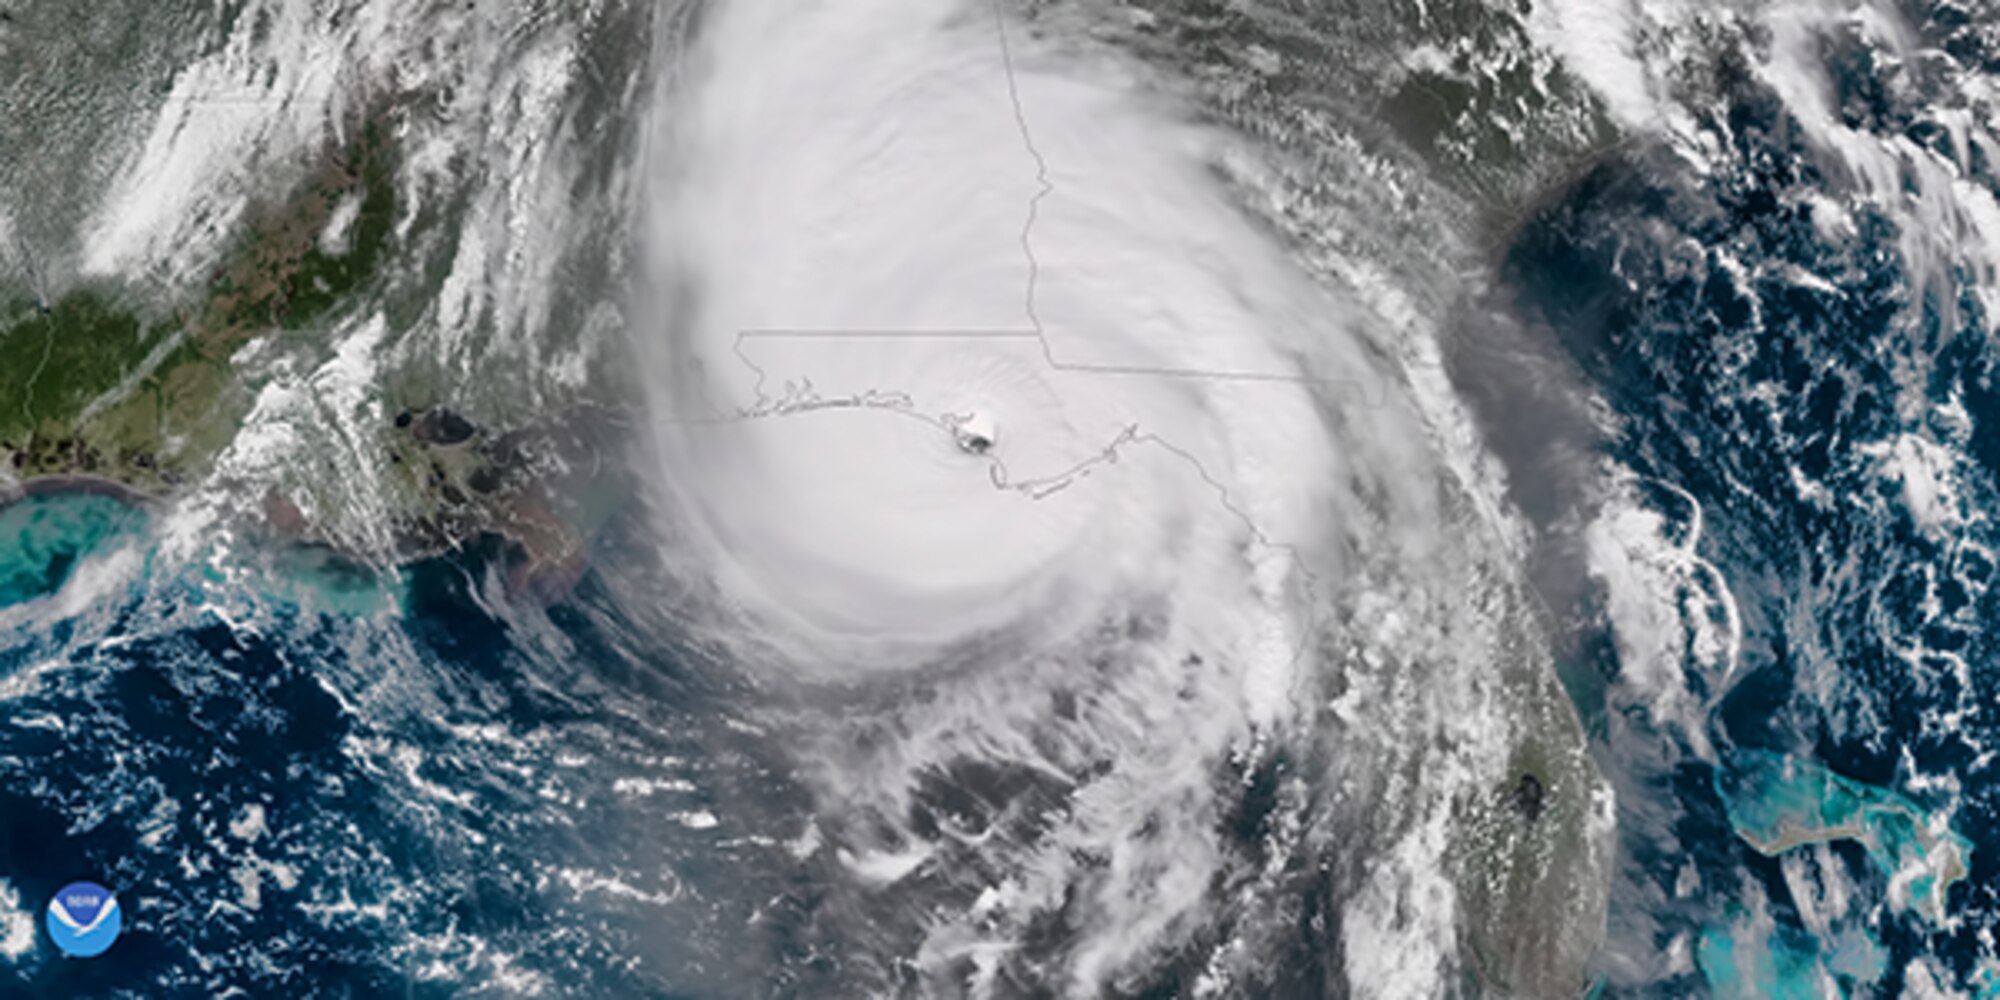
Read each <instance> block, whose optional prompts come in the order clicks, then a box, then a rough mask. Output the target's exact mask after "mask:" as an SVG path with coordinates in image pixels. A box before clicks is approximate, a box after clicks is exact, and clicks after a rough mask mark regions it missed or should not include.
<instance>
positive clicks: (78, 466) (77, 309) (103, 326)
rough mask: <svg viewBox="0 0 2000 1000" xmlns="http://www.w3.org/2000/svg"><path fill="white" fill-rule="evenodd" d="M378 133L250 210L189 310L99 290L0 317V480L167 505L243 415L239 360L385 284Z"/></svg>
mask: <svg viewBox="0 0 2000 1000" xmlns="http://www.w3.org/2000/svg"><path fill="white" fill-rule="evenodd" d="M386 135H387V132H386V128H385V124H384V123H383V122H382V121H380V120H379V118H378V119H371V120H369V121H367V122H365V123H364V124H363V125H362V127H360V128H359V129H357V130H356V131H355V134H354V138H353V140H352V141H351V142H349V143H347V144H346V145H345V146H342V147H338V148H334V149H330V150H328V151H327V152H326V154H324V155H323V156H322V158H321V161H320V163H319V165H318V166H317V168H316V169H315V170H314V172H313V173H312V175H311V176H309V177H308V178H307V180H306V181H305V182H304V183H302V184H301V185H299V186H298V187H297V188H296V189H295V190H294V191H293V192H292V193H291V194H289V195H287V196H285V197H283V198H280V199H276V200H274V201H271V202H262V203H258V204H253V205H252V206H251V207H250V209H249V211H248V213H247V219H246V222H245V225H244V233H243V236H242V237H241V238H240V240H239V243H238V245H237V246H236V247H235V248H234V249H233V250H232V251H231V252H230V253H229V255H228V257H227V258H226V259H225V260H224V261H223V262H222V264H221V266H219V267H218V268H217V269H216V270H215V271H214V272H213V273H212V274H211V276H210V280H209V282H208V284H207V287H206V288H205V289H204V291H203V292H202V293H201V294H200V295H199V296H198V299H197V301H194V302H192V303H185V304H183V305H181V306H179V307H177V308H174V309H171V310H166V311H162V310H160V309H159V308H158V307H150V306H141V305H138V304H136V299H137V296H135V295H134V294H133V293H132V291H131V290H130V289H128V288H126V287H123V286H120V285H119V284H117V283H114V282H104V283H99V284H94V285H86V286H82V287H77V288H73V289H70V290H68V291H66V292H65V293H63V294H62V295H61V296H60V297H58V298H56V299H55V300H54V301H52V302H46V303H42V302H36V301H33V300H26V299H17V300H15V301H13V302H8V303H4V304H0V473H5V474H6V476H8V477H11V478H12V479H15V480H19V481H29V480H34V479H39V478H44V477H50V476H64V475H79V474H82V475H91V476H97V477H101V478H104V479H108V480H111V481H114V482H118V483H121V484H124V485H126V486H130V487H132V488H134V489H137V490H141V491H144V492H149V493H163V492H170V491H172V490H173V488H174V487H176V486H178V485H180V484H181V483H183V482H185V481H187V480H189V479H191V478H193V477H194V476H196V475H198V474H199V473H200V472H201V471H202V470H204V469H205V468H206V467H207V466H208V464H209V462H211V461H212V460H213V459H214V457H215V456H216V455H217V454H218V453H219V452H220V451H221V450H222V448H224V447H225V446H227V444H228V442H229V441H230V439H231V437H232V436H233V434H234V432H235V429H236V426H237V423H238V421H239V420H240V419H241V418H242V416H243V414H244V413H245V412H246V411H247V409H248V406H249V403H250V399H251V397H250V394H249V392H247V391H246V390H245V389H244V388H243V386H242V385H241V384H240V382H239V380H238V379H237V378H236V377H235V373H234V372H233V371H232V368H231V358H232V357H233V356H234V354H235V353H236V352H237V351H238V350H239V349H241V348H242V347H243V346H244V345H246V344H248V343H250V342H251V341H252V340H254V339H256V338H258V337H260V336H264V335H267V334H273V335H284V334H286V333H287V332H290V331H297V330H299V329H301V328H303V327H306V326H308V325H310V324H312V323H314V322H316V321H318V320H320V319H322V318H324V317H326V316H327V315H329V314H330V313H332V312H333V311H334V310H336V309H337V308H339V307H340V306H341V305H342V304H343V303H346V302H351V301H353V298H354V296H355V295H356V294H357V293H358V292H361V291H363V290H365V289H367V288H368V287H370V286H371V285H373V284H374V283H376V282H377V281H378V280H379V278H380V275H381V270H382V265H383V263H384V261H385V259H386V256H387V254H388V251H389V243H390V239H391V235H392V227H393V222H394V218H395V210H396V200H395V199H396V192H395V184H394V180H395V175H394V150H393V148H392V147H391V145H390V143H389V142H388V141H387V139H386ZM343 203H347V204H349V205H350V206H351V207H352V211H353V221H352V222H351V223H350V224H349V226H348V229H347V232H346V234H345V238H344V239H342V240H340V241H339V244H340V245H336V246H330V247H329V246H322V241H321V235H322V233H324V232H325V230H326V227H327V225H328V222H329V220H331V219H333V218H334V215H335V212H336V211H337V210H339V208H340V207H341V206H342V205H343Z"/></svg>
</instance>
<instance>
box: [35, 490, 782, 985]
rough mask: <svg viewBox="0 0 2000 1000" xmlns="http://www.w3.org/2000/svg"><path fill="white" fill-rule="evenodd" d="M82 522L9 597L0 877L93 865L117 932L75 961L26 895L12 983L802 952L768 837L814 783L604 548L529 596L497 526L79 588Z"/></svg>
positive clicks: (361, 975) (188, 979)
mask: <svg viewBox="0 0 2000 1000" xmlns="http://www.w3.org/2000/svg"><path fill="white" fill-rule="evenodd" d="M82 502H84V501H83V500H82V499H81V498H75V499H73V498H64V499H63V500H60V501H52V503H54V504H58V505H60V504H63V503H72V504H80V503H82ZM71 537H72V538H73V539H76V540H79V541H80V542H85V543H94V544H96V554H95V556H94V557H93V556H91V555H90V554H89V553H88V552H86V551H85V550H86V549H88V548H89V547H90V546H89V545H84V544H80V545H78V546H74V547H73V548H75V549H76V551H74V552H69V553H68V554H63V553H60V552H55V551H53V550H56V549H63V548H64V545H63V544H62V543H61V540H60V539H57V540H56V541H57V544H54V545H44V546H43V547H44V548H45V549H50V550H51V551H50V552H49V553H48V556H47V557H48V559H49V562H50V572H49V573H48V574H47V577H46V580H45V583H46V584H47V585H48V586H47V587H45V588H44V589H45V590H47V591H49V594H45V595H43V596H41V597H37V598H31V599H29V600H28V601H27V602H26V603H20V602H18V601H17V602H16V603H14V604H13V605H12V606H11V608H7V609H0V613H6V614H11V615H13V617H11V618H9V619H8V620H7V627H6V628H5V629H0V684H5V685H7V691H6V696H7V706H8V711H7V713H6V716H5V718H4V719H0V816H5V817H6V821H5V822H4V823H0V879H4V880H5V882H6V884H7V886H8V887H9V888H10V889H11V891H12V892H13V893H15V894H16V897H17V900H18V903H17V905H16V907H15V909H16V910H17V911H20V912H24V913H25V914H26V915H28V916H29V917H31V918H32V919H34V920H36V921H39V920H40V919H41V913H40V910H41V907H42V906H44V905H45V903H46V901H47V900H48V898H49V897H50V896H51V895H52V894H53V893H54V892H55V891H56V889H58V888H60V887H61V886H62V885H64V884H66V883H68V882H70V881H73V880H76V879H83V878H88V879H93V880H96V881H99V882H101V883H103V884H105V885H107V886H110V887H111V888H112V889H113V891H114V892H116V893H117V894H118V896H119V898H120V901H121V904H122V906H123V907H124V909H125V913H126V918H125V919H126V923H125V931H124V934H123V936H122V937H121V938H120V940H119V941H118V942H117V944H116V945H115V946H114V947H113V948H112V950H111V951H110V952H108V953H107V954H106V955H104V956H102V957H100V958H96V959H91V960H75V959H66V958H64V957H62V956H61V955H59V954H58V953H56V952H55V950H54V949H53V947H52V946H51V945H49V943H48V942H47V940H46V938H45V937H44V936H43V935H42V934H41V932H40V930H39V923H37V925H36V931H35V941H34V943H33V946H32V947H31V948H30V949H29V950H28V951H27V953H26V954H24V955H21V956H19V957H18V958H15V959H13V960H11V961H6V962H0V995H37V996H70V995H122V996H145V997H176V996H186V997H209V996H223V995H231V994H234V995H244V996H270V995H274V994H277V993H280V992H283V993H289V994H293V995H302V996H304V995H312V996H354V997H373V996H384V997H406V996H432V997H444V996H462V995H468V994H470V993H477V992H479V991H482V990H485V991H494V992H497V993H499V994H502V995H508V994H512V993H515V992H520V991H523V990H535V989H539V990H544V991H547V992H549V993H551V994H569V995H586V996H659V997H665V996H677V995H716V994H717V993H718V992H730V990H728V989H726V988H725V987H724V985H723V984H727V983H731V982H736V983H739V984H740V983H741V982H744V981H747V980H744V979H742V978H741V977H742V976H743V975H745V974H747V972H748V970H758V978H759V980H761V981H765V982H770V983H773V984H777V985H778V986H779V987H780V988H782V985H783V984H785V983H788V982H794V981H799V980H810V979H811V978H812V977H813V976H814V975H815V972H814V969H813V967H812V966H811V965H810V964H809V963H805V964H799V963H793V962H792V959H793V957H794V956H793V955H792V954H791V953H790V952H791V948H792V945H791V943H790V941H789V938H788V936H789V935H792V934H796V933H798V932H799V929H800V925H799V923H798V921H799V920H800V919H804V918H803V917H798V916H795V915H796V914H803V913H805V912H806V908H804V907H793V908H792V909H787V906H786V905H785V903H786V901H787V900H788V899H790V897H788V896H787V893H788V892H790V891H791V890H792V889H793V887H792V886H790V885H789V884H788V883H787V881H786V880H787V879H788V878H790V877H791V876H788V875H787V874H786V871H785V869H787V868H788V867H793V866H790V865H788V864H787V863H786V862H788V861H789V860H790V859H789V855H786V854H785V853H784V850H783V846H782V845H781V844H778V843H776V842H774V841H773V840H772V839H770V838H762V839H760V837H761V834H762V832H763V830H764V829H765V828H770V829H773V830H781V831H789V834H790V835H793V836H796V835H797V833H798V832H799V831H798V828H797V826H796V825H792V824H794V823H795V821H796V816H795V813H797V812H798V811H799V810H800V809H801V808H802V803H803V797H802V796H801V795H799V794H798V792H797V791H796V790H795V789H793V788H792V787H791V786H790V784H789V782H788V781H787V780H786V779H785V778H784V777H783V776H782V775H781V774H779V773H777V772H776V771H774V770H773V769H771V768H769V767H767V766H765V764H764V763H763V762H762V761H761V760H760V759H758V757H757V754H758V753H759V751H758V749H757V747H756V745H755V744H754V743H753V742H752V741H751V740H749V739H747V738H746V737H745V736H744V735H742V734H741V733H740V732H737V731H735V730H732V729H729V728H728V726H727V725H726V723H727V722H728V720H729V717H730V713H729V711H728V710H727V709H726V708H723V707H719V705H718V702H719V701H720V700H721V698H722V696H723V695H724V694H728V695H729V696H731V697H735V696H737V695H738V694H740V693H739V692H720V691H717V690H714V689H712V688H704V686H703V683H704V682H700V681H698V680H697V679H695V678H693V677H690V676H688V675H686V674H684V673H682V672H680V671H678V670H677V669H676V667H675V662H676V660H675V657H674V655H673V653H672V651H671V650H666V649H662V648H658V647H642V646H639V645H635V644H633V640H634V637H635V636H636V635H637V633H636V632H633V631H629V630H625V631H621V630H622V629H625V626H624V625H621V623H620V622H619V620H618V619H617V617H616V615H615V614H614V613H612V612H610V611H608V610H606V607H607V603H606V602H604V601H603V600H601V598H602V595H601V593H599V592H598V591H596V590H595V589H594V588H595V587H596V586H597V583H596V581H595V580H594V579H592V580H586V582H585V583H584V585H583V586H582V588H581V589H580V590H579V591H578V592H577V593H576V594H574V595H572V598H571V600H570V602H568V604H567V605H566V606H564V607H558V608H555V609H553V610H550V611H548V612H546V613H544V612H540V611H536V610H534V609H527V610H522V609H521V608H519V607H518V606H513V605H508V604H507V603H506V602H505V601H504V599H503V597H504V595H503V594H502V593H501V591H500V582H499V581H500V580H501V578H502V576H503V574H502V573H501V572H500V570H499V568H498V566H497V563H498V561H499V558H498V557H499V555H500V554H499V553H498V552H497V551H486V550H472V551H468V552H464V553H460V554H457V555H454V556H453V557H451V558H447V559H439V560H434V561H430V562H426V563H423V564H420V565H417V566H413V567H408V568H406V569H405V570H403V571H402V572H401V573H400V574H396V575H394V576H379V577H378V576H376V575H375V574H372V573H370V572H368V571H366V570H363V569H361V568H359V567H353V566H345V565H340V564H338V562H337V561H330V560H328V559H327V558H326V557H324V555H323V554H317V555H315V554H311V553H305V554H301V553H293V554H291V555H290V556H288V557H287V558H286V559H283V560H280V561H277V562H274V563H273V564H272V566H271V567H270V568H271V571H272V573H273V575H271V576H268V577H265V578H264V581H265V583H266V584H267V590H266V592H265V593H263V594H261V595H260V594H256V593H255V592H252V593H251V594H250V595H249V596H246V595H245V581H244V580H243V579H241V578H238V579H232V580H230V581H227V582H224V581H221V580H218V579H216V578H214V577H213V575H212V574H211V573H209V572H206V571H203V570H199V569H191V570H186V571H182V572H180V573H178V574H177V575H163V571H162V570H159V569H158V568H156V567H152V566H143V567H140V568H138V569H135V570H130V571H128V572H126V573H125V574H123V575H121V576H116V577H114V578H113V579H112V582H111V583H110V584H108V585H106V586H105V588H104V589H103V590H102V591H101V592H99V593H95V594H92V595H91V596H90V599H89V600H88V602H87V604H86V605H85V606H82V607H75V606H73V605H74V601H73V600H72V604H70V605H58V604H55V603H52V602H54V601H55V600H56V598H55V597H54V596H50V595H52V594H54V592H55V591H56V589H57V588H56V585H57V584H60V583H62V582H63V581H65V580H67V582H68V587H67V588H66V589H63V590H62V591H61V594H62V595H63V596H64V597H66V598H71V599H73V598H74V597H75V595H77V594H78V592H79V587H80V586H82V585H83V584H84V583H85V581H83V580H81V579H80V578H81V577H82V576H84V575H85V574H88V573H90V572H92V569H91V568H90V567H91V562H90V560H91V559H92V558H96V559H97V560H99V563H100V564H101V563H102V561H103V559H104V556H105V552H104V545H103V544H102V543H103V541H104V539H103V538H101V537H92V536H87V535H84V534H75V535H72V536H71ZM43 541H44V542H48V541H49V538H48V536H45V537H44V539H43ZM127 541H128V542H130V543H132V544H140V536H138V535H133V536H131V537H130V538H128V539H127ZM58 562H60V563H61V565H56V564H57V563H58ZM78 567H82V568H81V569H79V568H78ZM371 601H372V610H370V602H371ZM501 608H506V609H508V610H505V611H501V610H497V609H501ZM364 612H366V613H364ZM722 801H727V802H728V803H729V806H728V809H727V810H725V809H723V808H722V806H721V805H720V804H719V803H720V802H722ZM760 906H761V907H766V908H768V910H769V911H770V912H768V913H766V914H764V915H763V918H762V922H761V923H758V924H756V925H755V926H753V920H752V918H753V917H755V916H757V914H755V913H753V912H752V910H753V908H755V907H760ZM789 964H798V970H797V971H796V972H795V973H794V972H787V971H785V970H786V969H787V968H788V965H789Z"/></svg>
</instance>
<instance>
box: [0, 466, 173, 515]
mask: <svg viewBox="0 0 2000 1000" xmlns="http://www.w3.org/2000/svg"><path fill="white" fill-rule="evenodd" d="M59 496H101V497H109V498H111V499H113V500H116V501H118V502H120V503H123V504H125V505H126V506H128V507H133V508H137V509H139V510H143V511H147V512H148V513H151V512H154V511H157V510H159V509H160V508H161V507H163V506H165V505H166V499H167V498H165V497H163V496H157V495H154V494H152V493H148V492H146V491H145V490H142V489H139V488H138V487H136V486H132V485H130V484H128V483H122V482H119V481H118V480H116V479H108V478H106V477H103V476H93V475H88V474H85V473H78V472H66V473H59V474H56V475H48V476H36V477H34V478H32V479H25V480H23V479H11V478H4V479H0V507H11V506H13V505H14V504H17V503H20V502H21V501H23V500H32V499H36V498H39V497H59Z"/></svg>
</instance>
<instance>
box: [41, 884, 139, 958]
mask: <svg viewBox="0 0 2000 1000" xmlns="http://www.w3.org/2000/svg"><path fill="white" fill-rule="evenodd" d="M47 923H48V927H49V939H50V940H52V941H54V942H55V943H56V947H58V948H61V949H62V950H63V954H65V955H74V956H76V957H77V958H90V957H92V956H94V955H102V954H104V949H106V948H109V947H111V942H113V941H116V940H118V928H119V926H120V925H121V924H122V923H123V920H122V919H121V917H120V915H119V913H118V897H116V896H113V895H112V894H111V890H109V889H106V888H105V887H103V886H101V885H98V884H97V883H95V882H71V883H70V884H68V885H66V886H63V887H62V891H61V892H58V893H56V898H54V899H51V900H49V918H48V921H47Z"/></svg>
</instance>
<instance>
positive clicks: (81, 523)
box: [0, 494, 146, 607]
mask: <svg viewBox="0 0 2000 1000" xmlns="http://www.w3.org/2000/svg"><path fill="white" fill-rule="evenodd" d="M145 525H146V515H145V513H144V512H142V511H140V510H138V509H136V508H133V507H131V506H129V505H127V504H125V503H122V502H120V501H118V500H115V499H112V498H110V497H105V496H95V495H89V494H75V495H66V496H50V497H31V498H28V499H26V500H22V501H20V502H18V503H14V504H10V505H8V506H6V507H0V607H5V606H7V605H10V604H19V603H20V602H22V601H26V600H30V599H33V598H36V597H41V596H43V595H45V594H49V593H52V592H54V591H55V590H56V589H57V588H59V587H61V586H62V585H63V582H64V581H65V580H67V579H69V575H70V573H71V571H72V570H74V569H75V568H76V564H77V562H78V560H80V559H81V558H82V557H84V556H86V555H88V554H90V553H91V552H95V551H98V550H100V549H102V548H105V547H107V546H108V545H110V544H113V543H115V542H116V540H117V539H119V538H122V537H126V536H132V535H136V534H137V533H139V532H140V531H143V530H144V528H145Z"/></svg>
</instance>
